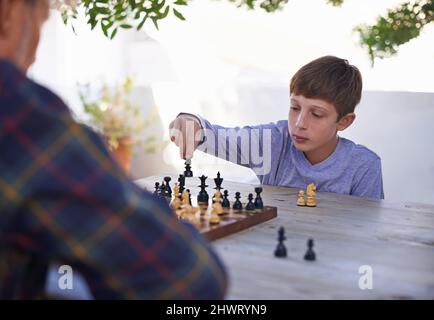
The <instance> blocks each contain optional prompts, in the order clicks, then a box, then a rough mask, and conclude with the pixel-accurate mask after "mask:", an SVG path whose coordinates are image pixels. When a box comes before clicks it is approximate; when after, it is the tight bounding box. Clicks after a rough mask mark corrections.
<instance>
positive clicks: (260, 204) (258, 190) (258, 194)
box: [255, 187, 264, 210]
mask: <svg viewBox="0 0 434 320" xmlns="http://www.w3.org/2000/svg"><path fill="white" fill-rule="evenodd" d="M255 192H256V198H255V209H256V210H262V209H264V203H263V202H262V198H261V192H262V188H261V187H256V188H255Z"/></svg>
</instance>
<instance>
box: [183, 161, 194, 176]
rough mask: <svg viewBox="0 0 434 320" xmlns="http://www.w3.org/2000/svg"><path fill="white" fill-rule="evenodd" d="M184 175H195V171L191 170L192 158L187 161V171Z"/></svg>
mask: <svg viewBox="0 0 434 320" xmlns="http://www.w3.org/2000/svg"><path fill="white" fill-rule="evenodd" d="M184 176H185V177H186V178H191V177H192V176H193V171H191V159H187V160H186V161H185V171H184Z"/></svg>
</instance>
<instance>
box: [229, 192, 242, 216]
mask: <svg viewBox="0 0 434 320" xmlns="http://www.w3.org/2000/svg"><path fill="white" fill-rule="evenodd" d="M240 198H241V195H240V193H239V192H235V199H236V200H235V202H234V204H233V205H232V209H233V210H234V211H235V212H236V211H241V210H243V204H242V203H241V201H240Z"/></svg>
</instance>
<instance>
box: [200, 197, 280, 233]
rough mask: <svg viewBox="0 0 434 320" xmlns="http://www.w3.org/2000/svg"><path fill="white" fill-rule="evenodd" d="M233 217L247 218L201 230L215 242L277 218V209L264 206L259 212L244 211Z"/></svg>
mask: <svg viewBox="0 0 434 320" xmlns="http://www.w3.org/2000/svg"><path fill="white" fill-rule="evenodd" d="M233 215H245V216H246V217H244V218H241V219H240V220H238V221H234V222H230V223H227V224H225V223H224V221H223V222H222V223H220V224H219V225H215V226H210V227H209V229H205V230H201V229H199V230H200V232H201V233H202V234H203V235H204V236H205V237H206V238H207V239H208V240H209V241H214V240H217V239H220V238H223V237H226V236H229V235H231V234H234V233H237V232H240V231H242V230H245V229H247V228H250V227H253V226H255V225H258V224H260V223H263V222H265V221H268V220H271V219H273V218H276V217H277V208H276V207H271V206H264V209H263V210H261V211H259V212H252V213H250V212H248V211H245V210H244V211H242V212H241V213H233Z"/></svg>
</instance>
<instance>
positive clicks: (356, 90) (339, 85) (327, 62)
mask: <svg viewBox="0 0 434 320" xmlns="http://www.w3.org/2000/svg"><path fill="white" fill-rule="evenodd" d="M289 92H290V94H296V95H302V96H304V97H306V98H311V99H322V100H325V101H327V102H328V103H331V104H333V105H334V107H335V108H336V111H337V113H338V120H339V119H341V118H342V117H343V116H345V115H346V114H348V113H351V112H354V109H355V107H356V106H357V104H358V103H359V102H360V99H361V96H362V75H361V74H360V71H359V69H357V67H355V66H353V65H350V64H349V63H348V61H347V60H345V59H340V58H337V57H333V56H324V57H321V58H318V59H316V60H313V61H311V62H309V63H308V64H306V65H304V66H303V67H301V68H300V69H299V70H298V71H297V72H296V73H295V75H294V76H293V77H292V79H291V84H290V88H289Z"/></svg>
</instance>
